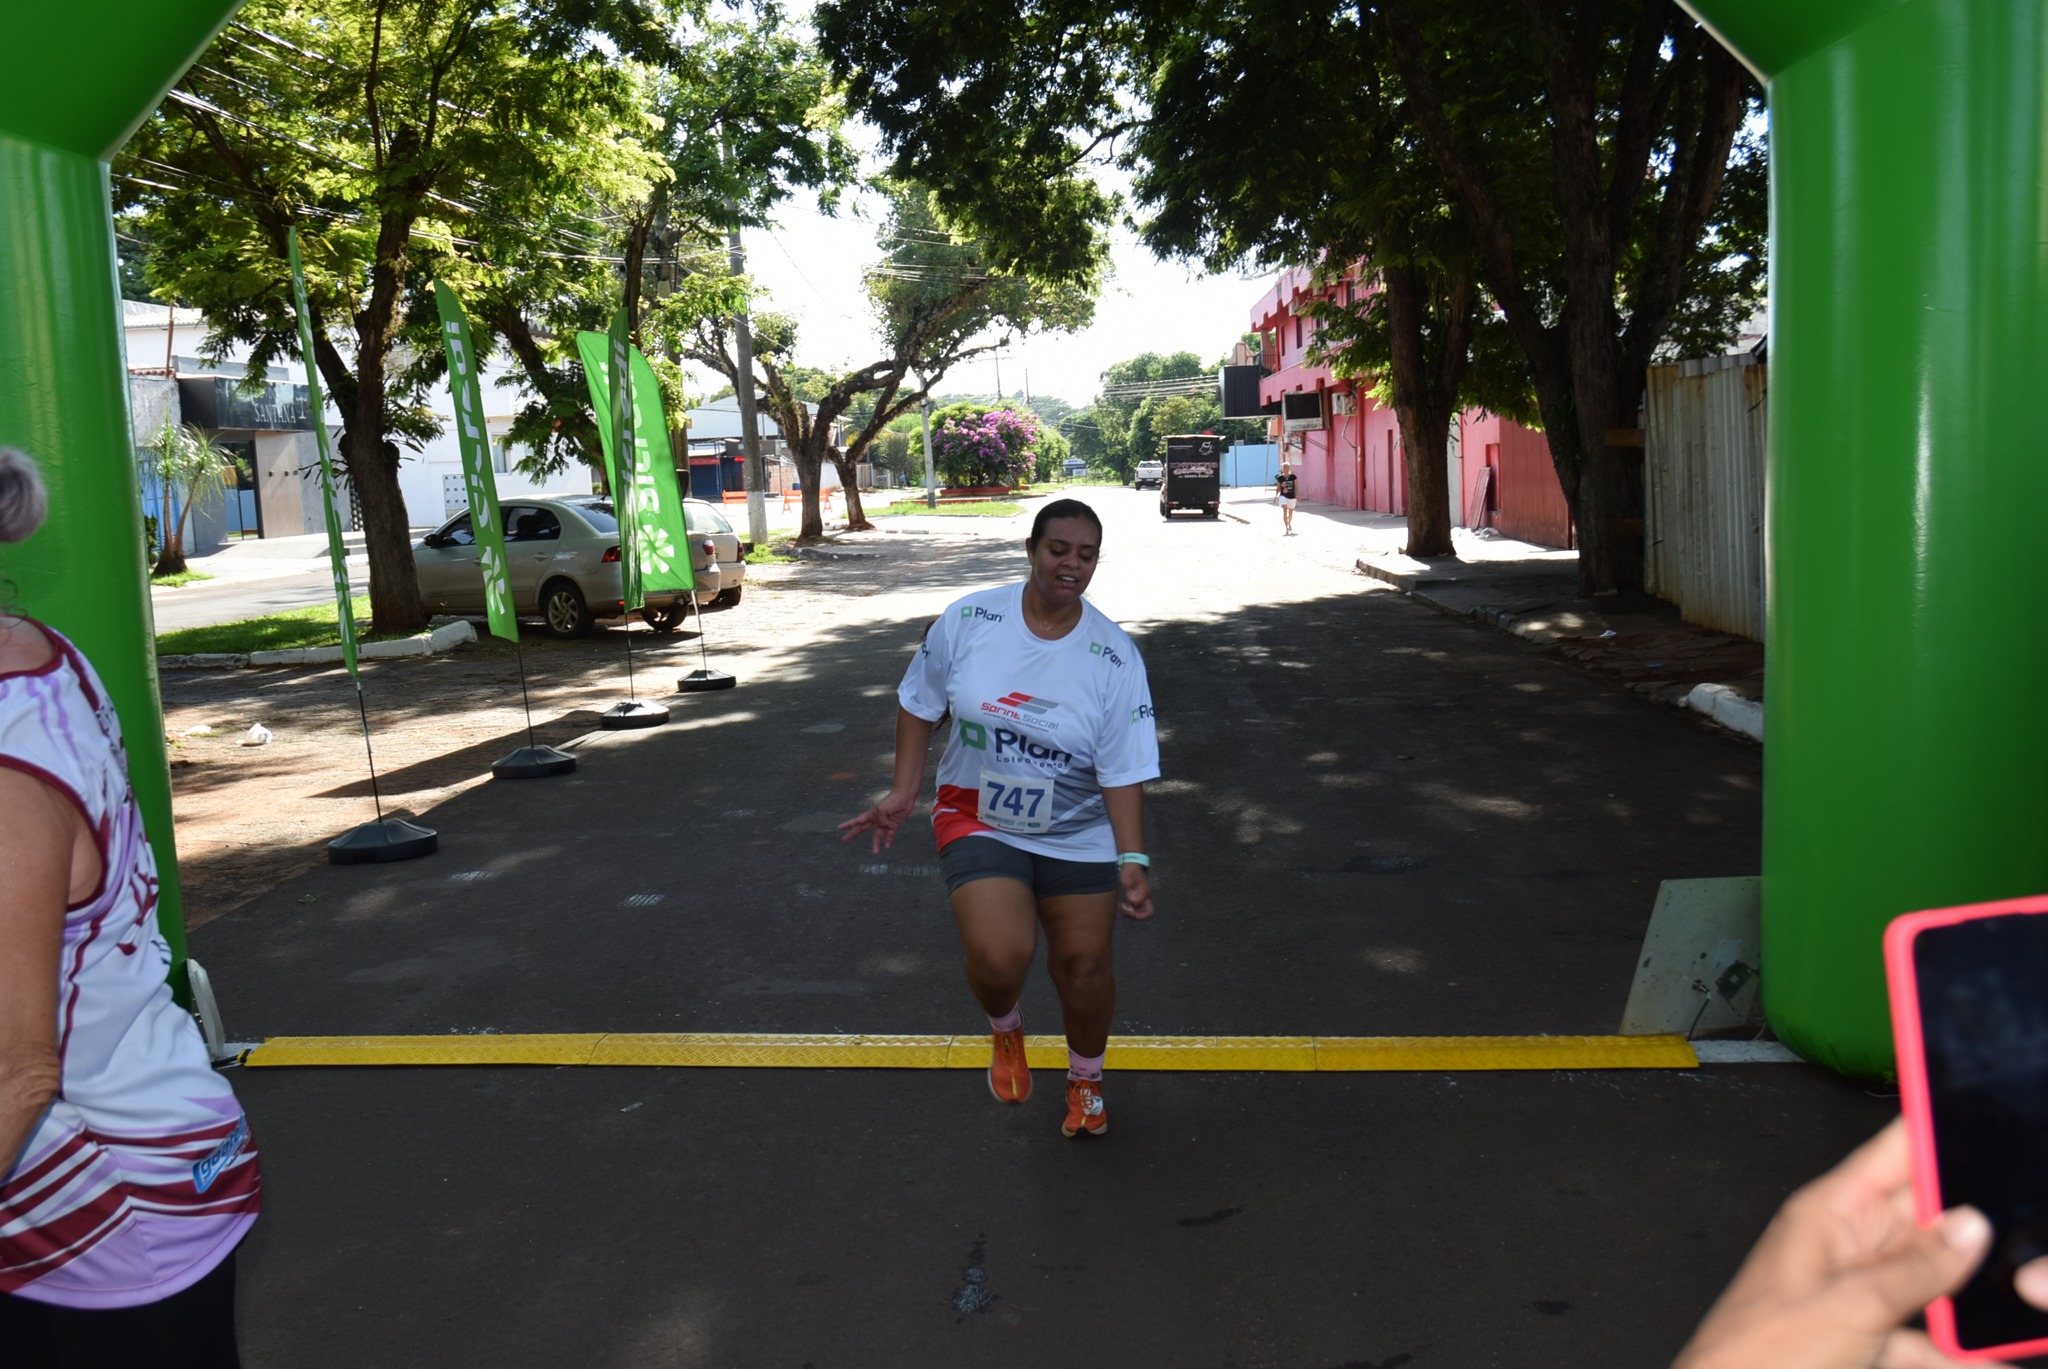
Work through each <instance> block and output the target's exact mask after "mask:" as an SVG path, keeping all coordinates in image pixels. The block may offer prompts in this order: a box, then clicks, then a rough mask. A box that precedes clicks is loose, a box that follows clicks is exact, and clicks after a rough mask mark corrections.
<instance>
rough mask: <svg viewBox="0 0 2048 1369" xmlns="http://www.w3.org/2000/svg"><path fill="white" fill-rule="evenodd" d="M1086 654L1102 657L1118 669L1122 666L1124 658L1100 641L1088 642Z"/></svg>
mask: <svg viewBox="0 0 2048 1369" xmlns="http://www.w3.org/2000/svg"><path fill="white" fill-rule="evenodd" d="M1088 654H1089V655H1090V656H1100V657H1102V658H1103V659H1104V660H1106V661H1108V662H1109V663H1110V664H1111V665H1113V666H1115V667H1116V668H1117V669H1118V670H1122V669H1123V668H1124V658H1123V657H1121V656H1119V655H1117V654H1116V653H1115V652H1114V651H1111V650H1110V649H1109V648H1108V647H1107V646H1105V645H1104V644H1103V643H1101V642H1090V643H1089V644H1088Z"/></svg>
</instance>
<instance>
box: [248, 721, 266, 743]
mask: <svg viewBox="0 0 2048 1369" xmlns="http://www.w3.org/2000/svg"><path fill="white" fill-rule="evenodd" d="M269 744H270V729H269V728H267V727H265V726H264V725H263V724H262V723H256V724H254V725H253V726H251V727H250V728H249V730H248V731H247V732H244V733H243V734H242V745H243V746H268V745H269Z"/></svg>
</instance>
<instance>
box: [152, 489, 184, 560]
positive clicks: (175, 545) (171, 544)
mask: <svg viewBox="0 0 2048 1369" xmlns="http://www.w3.org/2000/svg"><path fill="white" fill-rule="evenodd" d="M163 490H164V497H163V501H162V503H161V504H160V505H159V507H158V509H157V527H156V535H157V536H158V537H159V538H161V539H162V541H163V545H162V546H161V547H159V548H157V555H156V565H155V566H154V567H152V568H151V570H150V572H149V573H150V574H151V575H152V576H157V575H182V574H183V573H184V571H185V528H184V522H185V518H184V513H183V511H182V510H180V511H179V512H178V513H176V514H173V513H172V508H173V506H174V505H175V504H176V503H177V499H178V489H177V486H176V485H174V484H172V483H171V481H170V480H169V479H166V480H165V481H164V482H163Z"/></svg>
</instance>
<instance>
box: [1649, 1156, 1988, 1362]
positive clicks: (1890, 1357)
mask: <svg viewBox="0 0 2048 1369" xmlns="http://www.w3.org/2000/svg"><path fill="white" fill-rule="evenodd" d="M1990 1245H1991V1225H1990V1223H1988V1222H1986V1221H1985V1220H1984V1218H1983V1215H1982V1214H1980V1213H1979V1212H1977V1211H1976V1210H1975V1209H1974V1208H1967V1207H1959V1208H1952V1209H1950V1210H1949V1211H1948V1212H1946V1213H1944V1214H1943V1215H1942V1219H1941V1222H1940V1224H1939V1225H1938V1226H1935V1227H1933V1228H1931V1229H1923V1228H1921V1227H1920V1226H1919V1225H1917V1224H1916V1223H1915V1222H1914V1220H1913V1195H1912V1191H1911V1189H1910V1187H1909V1186H1908V1184H1907V1178H1906V1129H1905V1126H1904V1125H1903V1124H1902V1123H1900V1122H1897V1121H1894V1122H1893V1123H1892V1124H1891V1125H1890V1126H1888V1127H1886V1128H1885V1129H1884V1130H1883V1131H1881V1132H1879V1133H1878V1134H1877V1135H1876V1136H1875V1137H1874V1138H1872V1139H1871V1140H1869V1141H1866V1142H1864V1143H1863V1145H1861V1146H1860V1147H1858V1148H1857V1149H1856V1151H1855V1152H1854V1153H1853V1154H1851V1155H1850V1156H1849V1158H1848V1159H1846V1160H1844V1161H1842V1163H1841V1164H1839V1165H1836V1166H1835V1167H1834V1169H1832V1170H1830V1171H1829V1172H1828V1173H1826V1174H1823V1175H1822V1176H1821V1177H1820V1178H1818V1179H1815V1180H1814V1181H1813V1182H1812V1183H1810V1184H1808V1185H1807V1186H1806V1187H1805V1188H1802V1189H1800V1190H1799V1191H1798V1192H1797V1193H1794V1194H1793V1195H1792V1196H1791V1197H1790V1198H1787V1199H1786V1200H1785V1205H1784V1206H1783V1207H1781V1208H1779V1209H1778V1215H1777V1216H1776V1217H1774V1218H1772V1219H1771V1224H1770V1225H1769V1226H1768V1227H1766V1228H1765V1229H1764V1234H1763V1236H1762V1237H1761V1238H1759V1239H1758V1241H1757V1243H1756V1248H1755V1249H1753V1250H1751V1251H1750V1252H1749V1258H1748V1259H1746V1260H1744V1261H1743V1262H1742V1268H1741V1269H1740V1270H1738V1271H1737V1272H1736V1275H1735V1280H1734V1282H1732V1283H1730V1284H1729V1285H1728V1289H1727V1291H1726V1292H1724V1293H1723V1294H1722V1295H1721V1299H1720V1301H1719V1302H1717V1303H1715V1304H1714V1306H1713V1309H1712V1310H1711V1311H1709V1312H1708V1313H1707V1318H1706V1320H1705V1321H1703V1322H1701V1323H1700V1325H1699V1329H1698V1330H1697V1331H1695V1332H1693V1337H1692V1341H1691V1343H1690V1344H1688V1345H1687V1346H1686V1347H1685V1349H1684V1350H1683V1351H1682V1352H1680V1354H1679V1356H1678V1359H1677V1360H1676V1361H1675V1362H1674V1364H1673V1366H1672V1369H1755V1366H1760V1365H1768V1366H1770V1367H1771V1369H1962V1366H1960V1365H1958V1364H1957V1363H1956V1361H1954V1360H1951V1359H1950V1358H1949V1357H1948V1356H1946V1355H1944V1354H1942V1353H1941V1351H1939V1350H1937V1349H1936V1348H1935V1346H1934V1342H1932V1341H1930V1340H1929V1339H1928V1338H1927V1337H1926V1336H1925V1335H1923V1334H1922V1333H1920V1332H1918V1331H1908V1330H1904V1329H1902V1328H1901V1323H1902V1322H1904V1321H1905V1320H1906V1319H1907V1318H1908V1317H1911V1316H1912V1315H1914V1314H1915V1313H1917V1312H1918V1311H1919V1310H1920V1309H1921V1308H1922V1307H1925V1306H1926V1305H1927V1304H1928V1303H1930V1302H1932V1301H1933V1300H1934V1299H1936V1298H1938V1297H1940V1296H1942V1295H1943V1294H1945V1293H1952V1292H1954V1291H1955V1290H1956V1289H1957V1288H1959V1287H1960V1286H1961V1285H1962V1283H1963V1281H1964V1280H1965V1279H1967V1278H1968V1277H1969V1276H1970V1272H1971V1271H1972V1270H1974V1269H1975V1268H1976V1267H1977V1265H1978V1262H1979V1261H1981V1260H1982V1259H1983V1258H1984V1252H1985V1251H1986V1250H1987V1249H1989V1248H1990ZM1980 1363H1981V1362H1980Z"/></svg>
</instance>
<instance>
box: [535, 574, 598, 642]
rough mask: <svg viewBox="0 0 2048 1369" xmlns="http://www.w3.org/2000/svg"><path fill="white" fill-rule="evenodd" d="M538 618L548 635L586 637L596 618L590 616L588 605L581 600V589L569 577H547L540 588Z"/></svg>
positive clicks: (595, 622) (594, 624)
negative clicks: (552, 578)
mask: <svg viewBox="0 0 2048 1369" xmlns="http://www.w3.org/2000/svg"><path fill="white" fill-rule="evenodd" d="M540 620H541V625H542V626H543V627H545V628H546V629H547V632H548V636H550V637H561V638H564V639H567V638H570V637H588V636H589V635H590V629H591V628H593V627H595V626H596V625H597V620H596V619H594V618H592V617H591V616H590V605H588V604H586V603H584V602H583V591H582V590H580V589H578V588H576V582H575V581H573V580H551V581H549V582H548V585H547V587H546V588H545V589H543V590H542V591H541V592H540Z"/></svg>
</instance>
